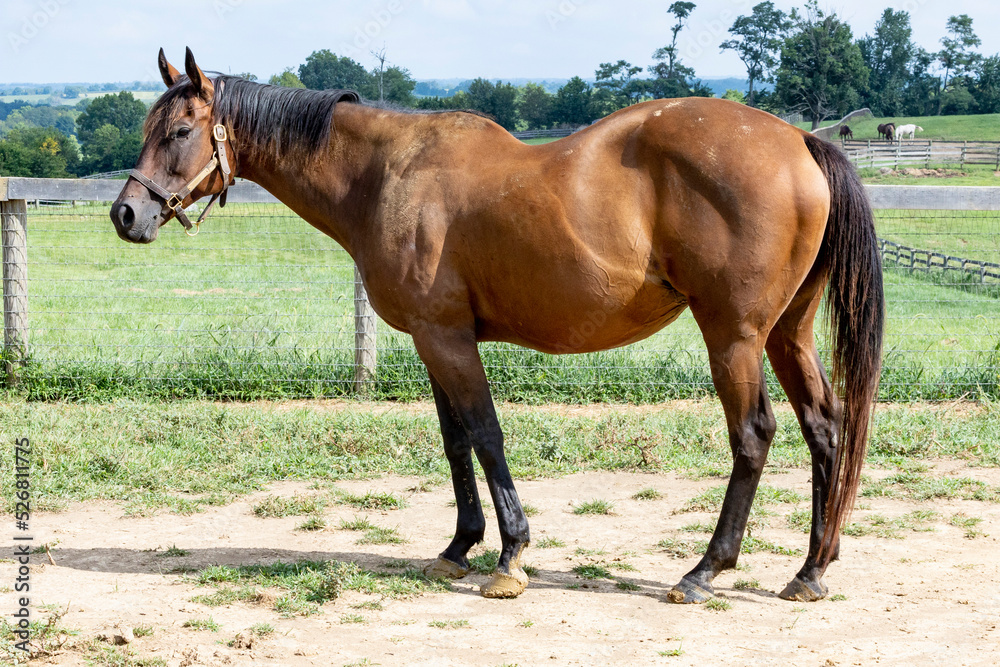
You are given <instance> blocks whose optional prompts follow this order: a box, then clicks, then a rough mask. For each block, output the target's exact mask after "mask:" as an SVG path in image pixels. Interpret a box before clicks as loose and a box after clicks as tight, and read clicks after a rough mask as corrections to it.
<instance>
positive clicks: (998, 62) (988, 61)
mask: <svg viewBox="0 0 1000 667" xmlns="http://www.w3.org/2000/svg"><path fill="white" fill-rule="evenodd" d="M972 93H973V96H974V97H975V100H976V111H978V112H979V113H1000V55H996V56H990V57H989V58H984V59H983V60H982V62H981V63H980V64H979V69H978V71H977V72H976V82H975V87H974V88H973V91H972Z"/></svg>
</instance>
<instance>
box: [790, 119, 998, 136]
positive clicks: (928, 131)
mask: <svg viewBox="0 0 1000 667" xmlns="http://www.w3.org/2000/svg"><path fill="white" fill-rule="evenodd" d="M834 122H836V121H825V122H823V123H821V124H820V125H821V126H826V125H832V124H833V123H834ZM888 122H894V123H896V127H899V126H900V125H907V124H910V123H912V124H914V125H918V126H920V127H922V128H924V131H923V132H919V133H917V137H918V138H920V139H925V140H926V139H933V140H941V141H1000V114H977V115H967V116H908V117H896V116H894V117H891V118H873V119H865V120H861V121H857V122H852V123H850V126H851V130H852V131H853V132H854V138H855V139H857V140H859V141H864V140H868V139H871V140H872V141H875V140H876V139H877V138H878V131H877V130H876V128H877V127H878V126H879V125H880V124H882V123H888ZM804 127H805V129H809V124H808V123H806V124H805V125H804Z"/></svg>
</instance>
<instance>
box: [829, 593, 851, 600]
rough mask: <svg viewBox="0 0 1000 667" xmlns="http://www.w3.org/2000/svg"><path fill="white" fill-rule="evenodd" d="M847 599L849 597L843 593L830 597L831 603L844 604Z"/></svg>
mask: <svg viewBox="0 0 1000 667" xmlns="http://www.w3.org/2000/svg"><path fill="white" fill-rule="evenodd" d="M846 599H847V596H846V595H844V594H843V593H834V594H833V595H831V596H830V597H829V600H830V602H843V601H844V600H846Z"/></svg>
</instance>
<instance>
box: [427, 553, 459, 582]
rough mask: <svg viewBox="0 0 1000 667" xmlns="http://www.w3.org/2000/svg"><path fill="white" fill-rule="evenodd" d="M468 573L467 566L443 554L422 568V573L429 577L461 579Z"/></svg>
mask: <svg viewBox="0 0 1000 667" xmlns="http://www.w3.org/2000/svg"><path fill="white" fill-rule="evenodd" d="M468 573H469V568H467V567H463V566H461V565H459V564H458V563H456V562H455V561H453V560H448V559H447V558H445V557H444V556H438V557H437V560H435V561H434V562H433V563H431V564H430V565H428V566H427V567H425V568H424V575H425V576H427V577H429V578H430V579H461V578H462V577H464V576H465V575H467V574H468Z"/></svg>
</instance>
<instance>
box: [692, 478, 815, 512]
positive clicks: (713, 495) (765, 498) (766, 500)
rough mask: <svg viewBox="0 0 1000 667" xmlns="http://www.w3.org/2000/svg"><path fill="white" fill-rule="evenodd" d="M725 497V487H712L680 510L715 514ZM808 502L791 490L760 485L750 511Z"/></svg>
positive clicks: (720, 507) (721, 485)
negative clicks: (782, 504)
mask: <svg viewBox="0 0 1000 667" xmlns="http://www.w3.org/2000/svg"><path fill="white" fill-rule="evenodd" d="M725 497H726V485H725V484H720V485H719V486H713V487H712V488H710V489H707V490H706V491H703V492H702V493H700V494H698V495H697V496H695V497H694V498H691V499H690V500H688V502H687V504H685V505H684V507H683V508H682V509H681V510H680V511H681V512H710V513H717V512H719V510H721V509H722V501H723V500H724V499H725ZM806 500H808V498H806V497H805V496H803V495H802V494H801V493H798V492H796V491H793V490H792V489H783V488H781V487H775V486H769V485H767V484H761V485H760V486H759V487H758V488H757V495H756V496H754V500H753V506H752V511H755V512H757V513H760V512H762V511H764V510H766V508H767V507H769V506H771V505H777V504H781V503H784V504H795V503H801V502H805V501H806Z"/></svg>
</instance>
